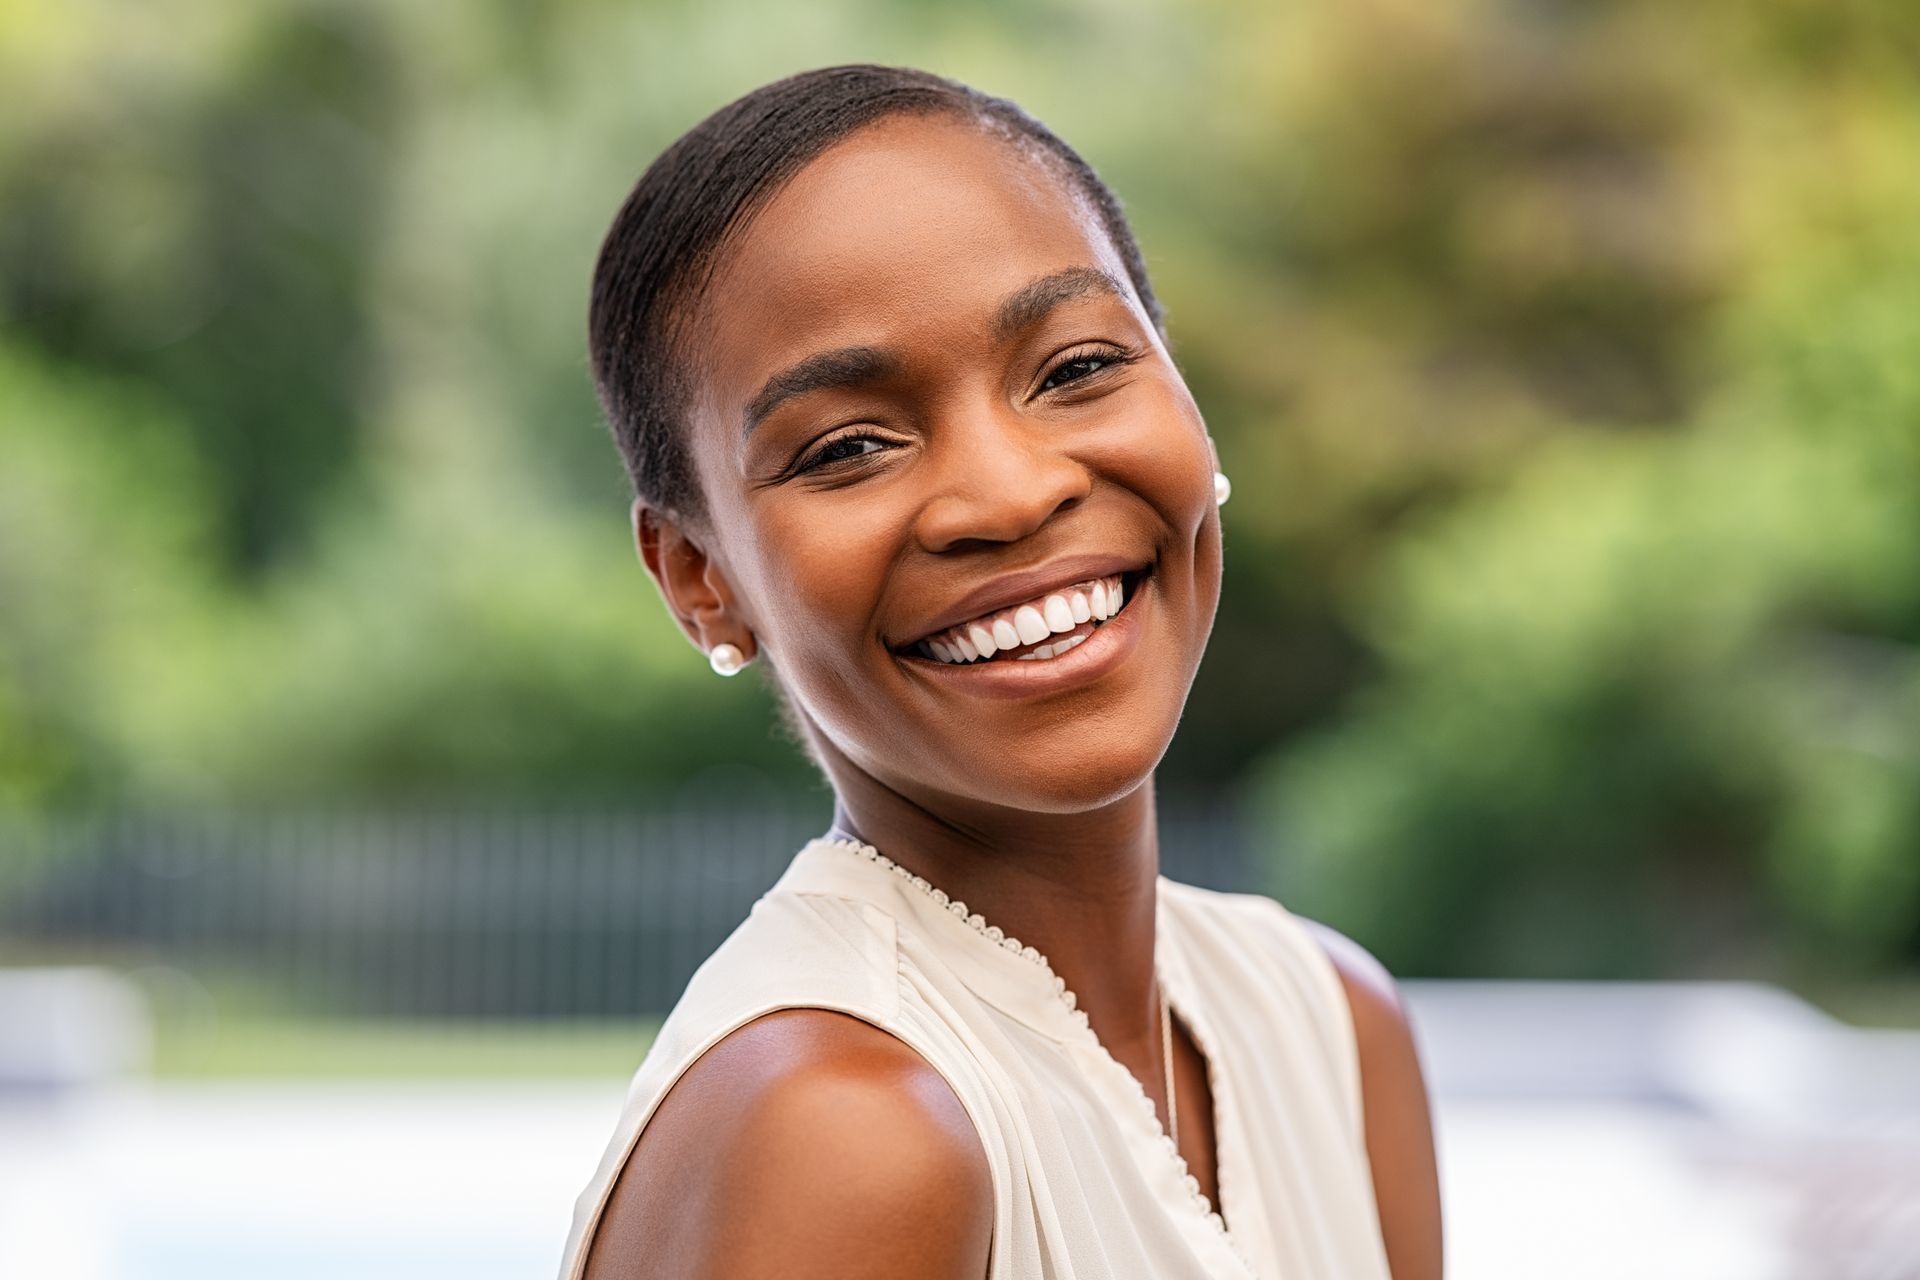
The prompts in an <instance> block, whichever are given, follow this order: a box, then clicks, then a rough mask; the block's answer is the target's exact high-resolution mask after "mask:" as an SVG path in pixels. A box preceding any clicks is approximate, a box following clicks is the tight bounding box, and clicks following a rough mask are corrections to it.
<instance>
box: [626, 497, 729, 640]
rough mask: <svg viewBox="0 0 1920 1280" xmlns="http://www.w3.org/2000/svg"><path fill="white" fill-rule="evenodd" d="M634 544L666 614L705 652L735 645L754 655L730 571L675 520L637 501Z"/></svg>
mask: <svg viewBox="0 0 1920 1280" xmlns="http://www.w3.org/2000/svg"><path fill="white" fill-rule="evenodd" d="M632 515H633V540H634V545H635V547H636V548H637V549H638V551H639V552H640V562H641V563H642V564H644V565H645V566H646V567H647V573H648V574H649V575H651V576H652V578H653V581H654V585H655V586H657V587H659V588H660V598H661V599H662V600H663V601H665V602H666V606H667V612H669V613H671V614H672V615H673V620H674V621H675V622H677V623H679V624H680V630H682V631H683V632H685V633H686V636H687V639H689V640H691V641H693V643H694V646H695V647H696V648H698V649H699V650H700V652H702V653H708V652H710V651H711V650H712V649H713V647H714V646H715V645H717V644H732V645H736V646H738V647H739V649H740V651H741V653H742V654H743V655H744V656H745V657H747V658H751V657H753V652H754V647H753V631H752V629H751V628H749V627H748V626H747V625H746V622H745V621H744V620H743V619H742V618H741V617H740V616H739V615H738V613H737V611H736V610H735V608H734V601H733V584H732V583H730V582H728V581H727V575H726V571H725V570H723V569H722V568H721V567H720V565H719V564H718V563H717V562H716V561H715V560H714V559H713V558H712V557H711V556H709V555H708V554H707V551H706V549H705V548H704V547H703V546H701V544H700V543H698V542H696V541H695V540H694V538H693V535H692V534H691V533H690V532H689V531H688V530H687V529H686V527H685V526H684V525H682V524H681V523H680V522H679V521H678V520H676V519H674V518H673V517H672V516H668V515H664V514H662V513H661V512H659V511H657V510H655V509H654V508H652V507H649V506H647V505H646V503H645V501H644V500H642V499H640V498H635V499H634V500H633V511H632Z"/></svg>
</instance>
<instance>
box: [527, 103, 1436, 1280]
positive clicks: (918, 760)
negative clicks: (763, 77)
mask: <svg viewBox="0 0 1920 1280" xmlns="http://www.w3.org/2000/svg"><path fill="white" fill-rule="evenodd" d="M591 345H592V353H593V366H594V372H595V376H596V381H597V383H598V386H599V390H600V394H601V398H602V403H603V405H604V406H605V409H606V412H607V416H608V419H609V422H610V424H611V426H612V429H613V432H614V436H615V439H616V440H617V442H618V443H619V445H620V447H621V451H622V454H623V456H624V457H625V460H626V463H627V467H628V471H629V474H630V475H631V477H632V480H633V484H634V491H635V498H634V503H633V528H634V534H635V539H636V543H637V546H638V549H639V552H640V555H641V558H642V560H643V562H644V563H645V566H646V568H647V570H648V572H649V573H650V574H651V575H652V577H653V579H654V581H655V582H656V584H657V585H658V587H659V590H660V593H661V596H662V598H663V599H664V601H665V603H666V605H667V607H668V609H669V610H670V611H671V612H672V614H673V616H674V617H675V618H676V619H677V620H678V622H679V624H680V626H681V627H682V629H683V630H684V631H685V633H686V634H687V636H688V637H689V639H690V640H692V642H693V643H694V644H695V645H696V646H698V647H699V649H701V650H702V651H705V652H707V653H709V654H710V655H713V656H714V660H715V669H716V670H719V671H722V672H723V673H729V672H731V671H734V670H738V669H740V667H742V666H743V665H754V666H756V667H757V668H758V669H759V670H760V671H761V673H762V674H763V676H764V677H765V678H766V679H767V680H768V681H769V682H770V684H771V686H772V687H773V689H774V690H775V692H776V693H777V694H778V696H779V699H780V703H781V706H782V708H783V712H784V714H785V715H786V717H787V719H788V721H789V723H790V725H791V727H792V728H793V730H794V731H795V735H796V737H797V738H798V739H799V741H801V742H802V744H803V745H804V747H805V749H806V750H807V752H808V753H809V754H810V755H811V757H812V758H813V760H814V761H815V763H816V764H817V765H818V766H819V767H820V769H821V771H822V772H823V773H824V775H825V776H826V777H827V779H828V780H829V782H830V783H831V785H832V787H833V790H834V795H835V807H834V822H833V830H831V831H829V832H827V833H824V834H823V835H822V836H821V837H819V838H817V839H815V840H813V841H810V842H808V844H807V845H806V846H805V847H804V848H802V849H801V850H800V851H799V852H798V853H797V854H796V856H795V858H794V860H793V862H792V864H791V865H790V866H789V868H788V870H787V872H786V874H785V875H784V876H782V877H781V879H780V881H779V883H778V884H776V885H775V886H774V887H773V888H772V889H770V890H769V891H768V892H767V894H766V895H765V896H763V897H762V899H761V900H760V901H759V902H758V903H757V904H756V906H755V908H754V910H753V912H752V914H751V915H750V917H749V918H748V919H747V920H746V921H745V922H744V923H743V924H742V925H741V926H740V927H739V929H737V930H736V931H735V932H734V934H733V935H732V936H731V937H729V938H728V940H727V941H726V942H725V943H724V944H722V946H721V947H720V948H719V949H718V950H717V951H716V952H715V953H714V954H713V956H712V957H710V958H709V960H708V961H707V962H706V964H704V965H703V966H702V967H701V969H700V971H699V972H698V973H696V974H695V976H694V978H693V979H692V981H691V982H690V983H689V985H688V987H687V990H686V992H685V993H684V994H683V995H682V997H681V999H680V1001H679V1002H678V1004H676V1006H675V1007H674V1009H673V1011H672V1013H671V1015H670V1016H669V1017H668V1019H667V1021H666V1023H665V1025H664V1026H663V1027H662V1029H661V1032H660V1035H659V1037H658V1039H657V1040H656V1042H655V1044H654V1045H653V1047H652V1049H651V1050H650V1051H649V1052H648V1054H647V1056H646V1059H645V1061H644V1062H642V1064H641V1065H640V1069H639V1073H638V1075H637V1076H636V1077H635V1080H634V1083H633V1088H632V1090H631V1092H630V1095H629V1104H628V1106H627V1108H626V1110H625V1112H624V1113H623V1115H622V1117H621V1121H620V1124H619V1126H618V1127H617V1129H616V1131H615V1133H614V1135H613V1139H612V1141H611V1142H610V1144H609V1146H608V1149H607V1153H606V1156H605V1158H604V1160H603V1161H602V1162H601V1165H600V1168H599V1170H598V1172H597V1173H596V1175H595V1176H594V1178H593V1180H592V1182H591V1183H590V1184H589V1185H588V1187H587V1189H586V1191H585V1192H584V1193H583V1194H582V1196H581V1198H580V1201H579V1205H578V1208H577V1212H576V1214H575V1220H574V1224H573V1231H572V1234H571V1236H570V1238H569V1240H568V1243H567V1248H566V1253H565V1257H564V1259H563V1264H562V1274H563V1275H564V1276H567V1277H581V1276H592V1277H595V1280H621V1278H629V1277H655V1276H658V1277H669V1276H671V1277H676V1278H679V1277H703V1276H715V1277H718V1276H729V1277H755V1276H769V1277H771V1276H781V1277H813V1276H821V1277H825V1276H832V1277H836V1278H840V1280H844V1278H847V1277H866V1276H872V1277H882V1276H884V1277H889V1278H897V1277H949V1276H952V1277H969V1278H977V1277H982V1276H985V1277H989V1278H991V1280H1025V1278H1027V1277H1034V1278H1035V1280H1037V1278H1038V1277H1042V1276H1048V1277H1062V1278H1071V1277H1081V1278H1084V1277H1094V1276H1101V1277H1106V1276H1140V1277H1156V1278H1160V1280H1179V1278H1182V1277H1193V1278H1195V1280H1199V1278H1200V1277H1270V1278H1272V1280H1280V1278H1281V1277H1288V1278H1292V1277H1308V1276H1329V1277H1332V1276H1338V1277H1342V1278H1343V1280H1370V1278H1376V1277H1386V1276H1388V1275H1391V1276H1392V1277H1394V1280H1426V1278H1428V1277H1435V1276H1438V1275H1439V1274H1440V1235H1439V1203H1438V1192H1437V1187H1436V1180H1435V1177H1434V1156H1433V1144H1432V1135H1431V1129H1430V1126H1429V1122H1428V1115H1427V1107H1426V1095H1425V1090H1424V1085H1423V1083H1422V1079H1421V1073H1420V1069H1419V1064H1418V1062H1417V1060H1416V1058H1415V1055H1414V1050H1413V1042H1412V1039H1411V1036H1410V1035H1409V1034H1408V1028H1407V1026H1406V1022H1405V1018H1404V1015H1403V1014H1402V1013H1401V1011H1400V1006H1399V1002H1398V1000H1397V999H1396V998H1395V994H1394V991H1393V984H1392V981H1391V979H1390V978H1389V977H1388V976H1387V975H1386V974H1385V973H1384V971H1382V970H1381V969H1380V968H1379V966H1378V965H1377V964H1376V963H1375V962H1373V960H1372V958H1371V957H1370V956H1368V955H1367V954H1366V953H1365V952H1364V951H1362V950H1360V949H1359V948H1358V947H1356V946H1354V945H1353V944H1352V943H1351V942H1348V941H1346V940H1345V939H1341V938H1339V937H1338V935H1335V934H1333V933H1332V932H1331V931H1330V930H1326V929H1325V928H1324V926H1320V925H1317V924H1315V923H1313V922H1310V921H1307V920H1305V919H1304V918H1301V917H1297V916H1295V915H1293V914H1292V913H1291V912H1289V911H1288V910H1287V909H1286V908H1285V907H1283V906H1282V905H1281V904H1280V903H1278V902H1275V901H1273V900H1272V899H1269V898H1263V897H1258V896H1253V895H1238V894H1223V893H1216V892H1211V891H1208V890H1203V889H1200V888H1197V887H1195V886H1191V885H1185V884H1181V883H1178V882H1175V881H1171V880H1168V879H1167V878H1166V877H1164V876H1162V875H1160V874H1159V846H1158V839H1157V831H1156V822H1155V813H1154V796H1153V785H1152V782H1153V773H1154V770H1155V768H1156V767H1157V765H1158V763H1159V761H1160V759H1161V758H1162V756H1163V755H1164V754H1165V752H1166V750H1167V747H1168V745H1169V743H1170V742H1171V740H1172V736H1173V733H1174V730H1175V727H1176V726H1177V724H1178V723H1179V720H1180V715H1181V711H1182V709H1183V707H1184V705H1185V701H1186V697H1187V693H1188V690H1189V688H1190V686H1191V684H1192V681H1193V677H1194V673H1195V671H1196V669H1197V667H1198V665H1199V662H1200V658H1201V655H1202V653H1203V652H1204V650H1205V648H1206V643H1207V638H1208V634H1209V632H1210V631H1211V629H1212V625H1213V617H1214V611H1215V607H1216V605H1217V603H1218V600H1219V593H1220V577H1221V529H1220V520H1219V516H1218V514H1217V506H1218V503H1219V502H1220V501H1223V500H1224V494H1225V486H1224V477H1222V476H1221V475H1220V473H1219V470H1218V457H1217V454H1216V453H1215V451H1214V448H1213V443H1212V440H1211V438H1210V437H1209V436H1208V434H1207V430H1206V425H1205V422H1204V420H1203V418H1202V416H1201V414H1200V411H1199V409H1198V407H1197V406H1196V405H1195V403H1194V401H1193V398H1192V396H1191V395H1190V394H1189V393H1188V390H1187V387H1186V384H1185V381H1184V380H1183V379H1182V377H1181V376H1180V373H1179V370H1178V369H1177V368H1176V366H1175V364H1174V362H1173V360H1172V358H1171V357H1170V355H1169V354H1168V349H1167V343H1166V335H1165V332H1164V327H1163V322H1162V316H1161V312H1160V308H1159V304H1158V303H1157V302H1156V301H1155V299H1154V295H1153V291H1152V288H1151V286H1150V284H1149V282H1148V280H1147V273H1146V268H1145V265H1144V263H1143V261H1142V257H1141V254H1140V251H1139V249H1138V247H1137V246H1136V244H1135V242H1134V238H1133V234H1132V231H1131V230H1130V229H1129V228H1128V226H1127V224H1126V220H1125V218H1124V217H1123V216H1122V214H1121V212H1120V206H1119V203H1118V201H1117V200H1116V199H1115V198H1114V197H1113V195H1112V193H1111V192H1110V191H1108V189H1107V188H1106V186H1105V185H1104V184H1103V183H1102V182H1101V181H1100V179H1099V178H1098V177H1097V176H1096V175H1095V174H1094V172H1093V171H1092V169H1091V168H1090V167H1088V166H1087V165H1086V163H1085V162H1084V161H1083V160H1082V159H1081V158H1080V157H1079V156H1078V155H1077V154H1076V153H1075V152H1074V151H1073V150H1072V149H1071V148H1070V147H1068V146H1067V145H1066V144H1065V143H1064V142H1062V141H1060V140H1059V139H1058V138H1057V137H1056V136H1055V135H1054V134H1052V133H1051V132H1050V131H1049V130H1047V129H1046V128H1045V126H1043V125H1041V124H1040V123H1039V122H1037V121H1035V120H1034V119H1032V117H1030V116H1028V115H1027V114H1026V113H1025V112H1023V111H1021V110H1020V109H1019V108H1018V107H1016V106H1014V105H1013V104H1012V103H1010V102H1007V101H1006V100H1004V99H1000V98H993V97H989V96H987V95H984V94H981V93H979V92H977V91H976V90H973V89H971V88H968V87H966V86H964V85H960V84H957V83H954V82H952V81H949V80H945V79H942V78H940V77H937V76H933V75H930V74H928V73H925V72H920V71H914V70H909V69H904V68H890V67H876V66H865V65H860V66H845V67H833V68H828V69H825V70H821V71H814V72H808V73H805V74H802V75H797V76H793V77H790V78H788V79H786V80H782V81H779V82H777V83H775V84H772V85H768V86H766V87H764V88H762V89H759V90H756V91H755V92H753V93H751V94H748V95H747V96H746V97H744V98H741V99H739V100H738V101H736V102H734V103H731V104H729V105H728V106H726V107H724V108H722V109H721V110H720V111H718V112H716V113H715V114H714V115H713V116H711V117H709V118H708V119H707V120H705V121H703V122H702V123H701V124H699V125H697V126H696V127H695V128H694V129H692V130H691V131H689V132H688V133H687V134H686V135H685V136H684V137H682V138H681V139H680V140H679V141H677V142H675V143H674V144H673V146H671V147H670V148H668V149H667V151H666V152H665V153H664V154H662V155H661V157H660V158H659V159H658V160H656V161H655V162H654V164H653V165H652V166H651V167H650V168H649V169H648V170H647V172H646V173H645V174H644V175H643V176H642V177H641V179H640V181H639V183H638V185H637V186H636V187H635V188H634V190H633V193H632V195H631V196H630V197H629V198H628V200H627V202H626V204H625V206H624V207H623V208H622V209H621V211H620V213H619V215H618V216H617V218H616V219H615V221H614V224H613V227H612V230H611V231H610V232H609V234H608V236H607V240H606V243H605V245H604V247H603V249H602V252H601V257H600V262H599V266H598V269H597V272H596V275H595V280H594V290H593V304H592V314H591Z"/></svg>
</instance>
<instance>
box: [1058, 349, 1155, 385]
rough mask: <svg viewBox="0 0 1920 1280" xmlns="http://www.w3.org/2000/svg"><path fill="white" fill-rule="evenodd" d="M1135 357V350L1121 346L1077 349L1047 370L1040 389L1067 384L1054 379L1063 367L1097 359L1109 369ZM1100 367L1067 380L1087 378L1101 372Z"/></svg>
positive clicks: (1103, 367)
mask: <svg viewBox="0 0 1920 1280" xmlns="http://www.w3.org/2000/svg"><path fill="white" fill-rule="evenodd" d="M1133 358H1134V356H1133V352H1131V351H1123V350H1121V349H1120V348H1119V347H1094V348H1091V349H1089V350H1084V351H1075V352H1072V353H1070V354H1069V355H1068V356H1067V358H1066V359H1064V360H1062V361H1061V362H1060V363H1059V364H1056V365H1054V366H1053V368H1051V369H1049V370H1048V371H1047V376H1046V377H1045V378H1043V379H1041V380H1040V389H1041V390H1042V391H1047V390H1050V389H1051V388H1052V387H1053V386H1054V385H1061V386H1064V385H1066V384H1065V383H1061V384H1055V383H1054V381H1053V376H1054V375H1055V374H1057V373H1059V372H1060V371H1061V370H1062V369H1070V368H1072V367H1073V366H1074V365H1077V364H1091V363H1093V362H1094V361H1096V360H1097V361H1100V362H1101V365H1100V369H1107V368H1111V367H1112V366H1114V365H1117V364H1127V363H1129V362H1130V361H1132V360H1133ZM1100 369H1095V370H1093V372H1092V373H1085V374H1082V375H1080V377H1078V378H1069V379H1067V382H1079V381H1082V380H1083V379H1085V378H1091V377H1092V376H1093V374H1095V373H1099V372H1100Z"/></svg>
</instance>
